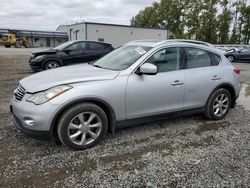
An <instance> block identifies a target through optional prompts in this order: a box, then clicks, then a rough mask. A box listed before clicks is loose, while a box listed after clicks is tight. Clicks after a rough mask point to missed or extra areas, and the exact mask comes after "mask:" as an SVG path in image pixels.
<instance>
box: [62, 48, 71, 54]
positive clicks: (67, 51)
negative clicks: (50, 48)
mask: <svg viewBox="0 0 250 188" xmlns="http://www.w3.org/2000/svg"><path fill="white" fill-rule="evenodd" d="M63 51H64V52H65V53H66V54H68V53H69V52H71V51H72V50H70V49H66V50H63Z"/></svg>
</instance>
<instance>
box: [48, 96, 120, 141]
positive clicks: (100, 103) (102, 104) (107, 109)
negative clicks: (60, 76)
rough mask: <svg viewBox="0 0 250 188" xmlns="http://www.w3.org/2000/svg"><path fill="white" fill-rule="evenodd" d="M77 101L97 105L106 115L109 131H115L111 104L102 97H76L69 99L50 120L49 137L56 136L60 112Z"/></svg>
mask: <svg viewBox="0 0 250 188" xmlns="http://www.w3.org/2000/svg"><path fill="white" fill-rule="evenodd" d="M79 103H93V104H95V105H97V106H99V107H100V108H101V109H102V110H103V111H104V112H105V113H106V115H107V118H108V130H109V131H111V132H112V133H114V131H115V122H116V116H115V111H114V109H113V108H112V106H111V105H110V104H109V103H107V102H106V101H104V100H102V99H98V98H83V99H77V100H74V101H71V102H69V103H67V104H65V105H64V106H63V107H62V108H61V109H60V110H59V111H58V112H57V113H56V115H55V116H54V118H53V119H52V122H51V126H50V134H51V137H52V138H53V139H54V138H57V137H58V135H57V131H56V129H57V123H58V120H59V118H60V116H61V115H62V113H64V112H65V111H66V110H67V109H68V108H70V107H72V106H74V105H77V104H79Z"/></svg>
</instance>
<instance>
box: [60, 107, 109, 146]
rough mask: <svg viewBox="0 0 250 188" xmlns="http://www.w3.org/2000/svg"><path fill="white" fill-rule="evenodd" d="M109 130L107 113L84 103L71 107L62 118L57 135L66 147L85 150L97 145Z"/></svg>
mask: <svg viewBox="0 0 250 188" xmlns="http://www.w3.org/2000/svg"><path fill="white" fill-rule="evenodd" d="M107 129H108V119H107V116H106V114H105V112H104V111H103V110H102V109H101V108H100V107H98V106H97V105H95V104H92V103H83V104H79V105H76V106H73V107H71V108H70V109H68V110H67V111H66V112H65V113H64V114H63V115H62V116H61V118H60V120H59V123H58V127H57V134H58V136H59V139H60V141H61V142H62V143H63V144H64V145H65V146H67V147H69V148H71V149H75V150H83V149H87V148H91V147H94V146H95V145H97V144H98V143H99V142H100V141H101V139H102V138H103V137H104V135H105V134H106V132H107Z"/></svg>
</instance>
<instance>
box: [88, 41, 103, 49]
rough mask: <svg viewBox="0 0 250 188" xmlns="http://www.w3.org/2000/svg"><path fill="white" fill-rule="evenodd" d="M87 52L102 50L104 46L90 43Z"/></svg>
mask: <svg viewBox="0 0 250 188" xmlns="http://www.w3.org/2000/svg"><path fill="white" fill-rule="evenodd" d="M89 50H104V44H100V43H95V42H90V43H89Z"/></svg>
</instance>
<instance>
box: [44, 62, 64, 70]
mask: <svg viewBox="0 0 250 188" xmlns="http://www.w3.org/2000/svg"><path fill="white" fill-rule="evenodd" d="M60 66H61V65H60V63H58V62H57V61H48V62H47V63H46V64H45V65H44V70H49V69H55V68H58V67H60Z"/></svg>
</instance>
